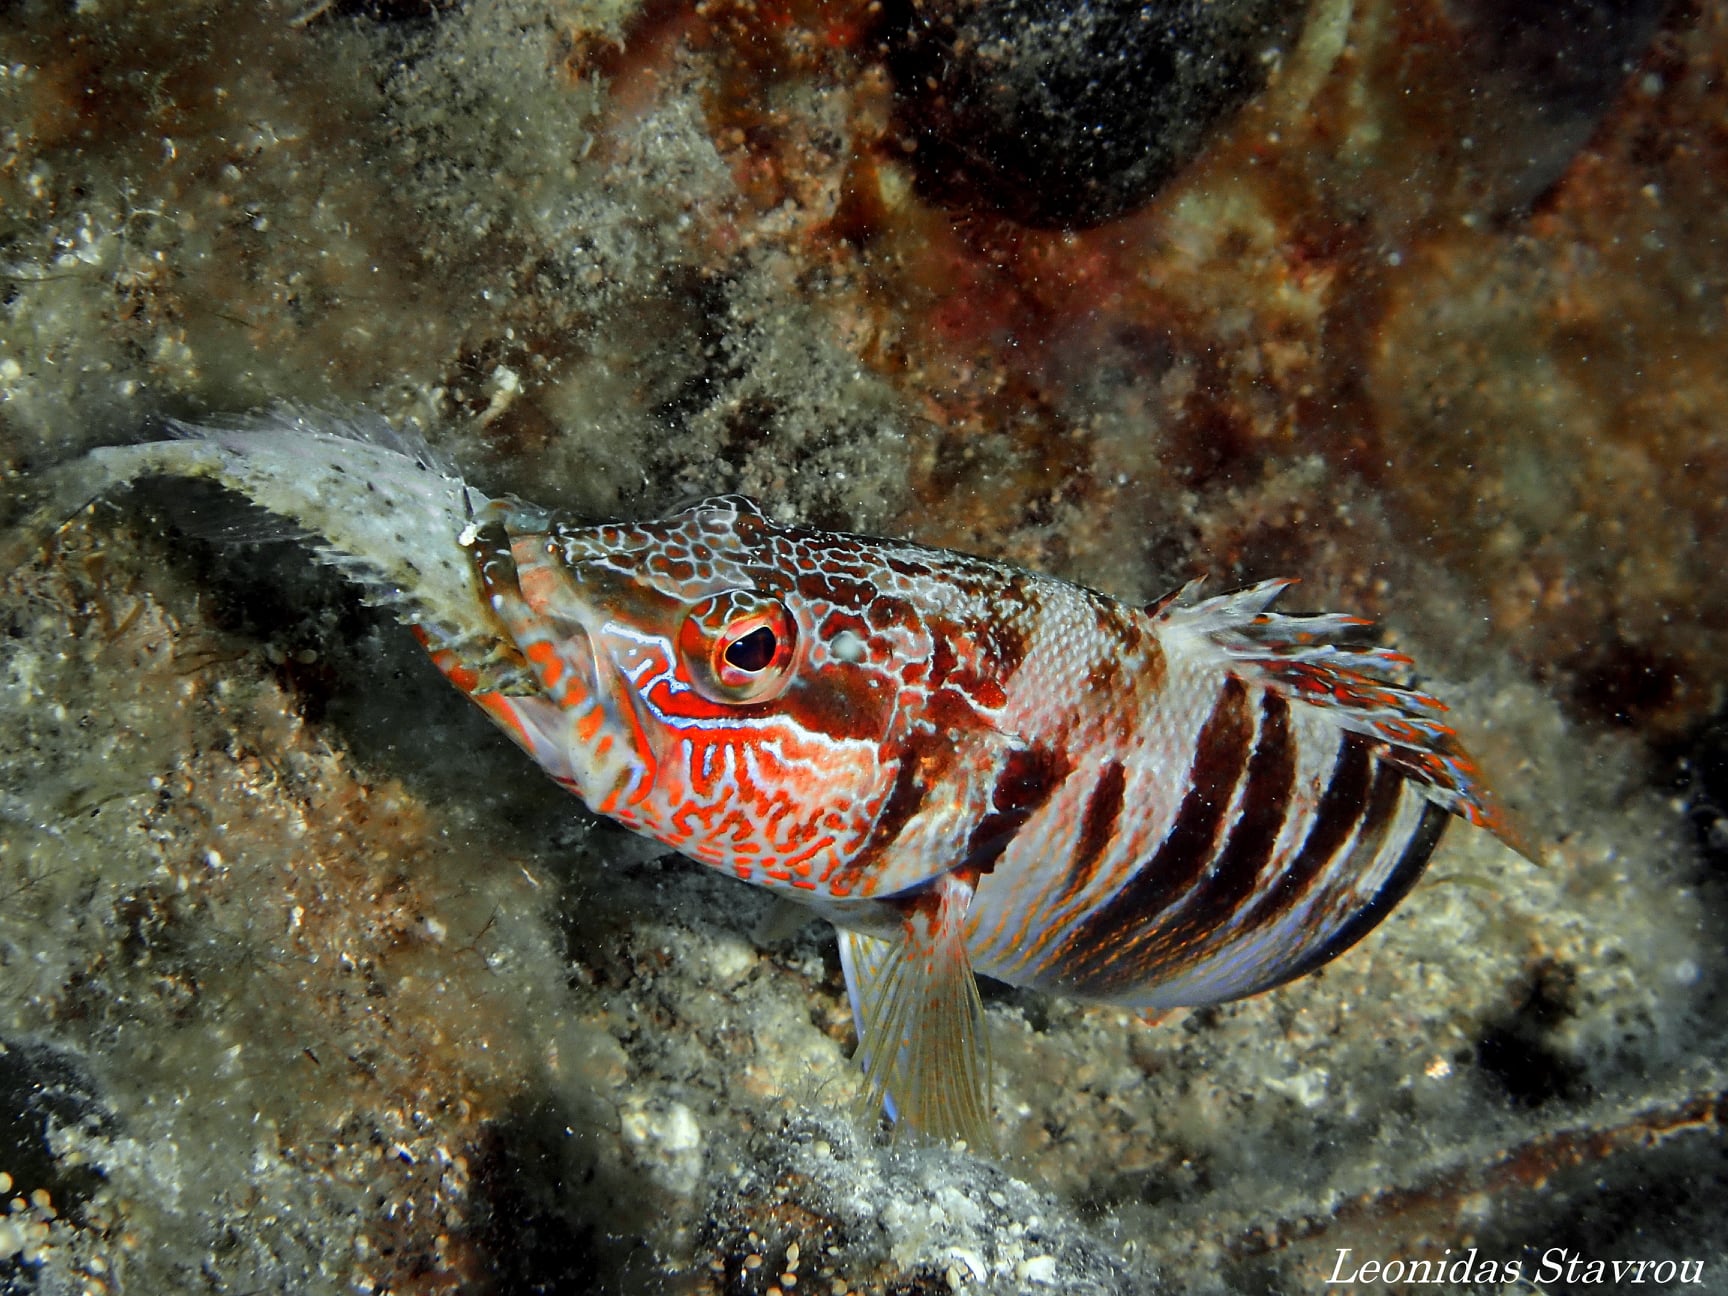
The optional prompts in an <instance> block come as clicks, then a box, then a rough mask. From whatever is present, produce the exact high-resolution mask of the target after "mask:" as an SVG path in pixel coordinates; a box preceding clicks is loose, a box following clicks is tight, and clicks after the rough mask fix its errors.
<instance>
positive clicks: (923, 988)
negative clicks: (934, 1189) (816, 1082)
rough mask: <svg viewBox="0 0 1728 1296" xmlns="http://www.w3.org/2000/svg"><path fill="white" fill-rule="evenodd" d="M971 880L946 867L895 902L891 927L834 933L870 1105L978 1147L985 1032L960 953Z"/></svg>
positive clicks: (985, 1115)
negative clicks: (887, 932) (896, 925)
mask: <svg viewBox="0 0 1728 1296" xmlns="http://www.w3.org/2000/svg"><path fill="white" fill-rule="evenodd" d="M971 900H972V886H971V884H970V883H967V882H964V881H962V880H961V879H959V878H958V877H956V876H955V875H954V874H951V873H948V874H944V875H943V876H942V877H940V878H938V879H937V880H936V882H934V883H933V884H932V885H930V886H929V887H927V888H925V889H923V890H922V891H920V892H919V893H917V894H916V895H914V896H910V897H907V898H905V899H904V900H901V901H897V902H895V903H896V904H897V905H898V907H899V908H900V910H901V917H902V928H901V933H900V935H899V936H898V937H886V936H868V935H865V934H863V933H861V932H855V931H842V932H841V933H840V962H841V966H842V968H843V969H844V970H845V973H846V991H847V994H848V996H849V997H850V998H851V1000H852V1015H853V1019H854V1021H855V1022H856V1023H857V1026H858V1061H859V1062H860V1064H861V1065H862V1066H863V1068H864V1074H865V1085H866V1093H867V1095H868V1098H867V1101H868V1102H869V1104H870V1107H871V1109H872V1110H874V1109H875V1108H877V1107H878V1106H884V1107H886V1108H887V1111H888V1114H889V1116H890V1117H892V1118H893V1119H894V1121H895V1122H896V1132H898V1131H899V1130H911V1131H912V1132H913V1133H915V1134H918V1135H920V1136H922V1137H925V1138H932V1139H939V1140H943V1141H951V1140H954V1139H964V1140H965V1141H966V1143H967V1145H968V1146H970V1147H973V1148H976V1149H979V1150H985V1149H988V1148H989V1147H990V1145H991V1134H990V1042H989V1038H988V1036H987V1035H986V1034H985V1026H984V1002H983V1000H982V999H980V998H979V996H978V983H977V981H976V980H975V979H974V978H973V976H972V965H971V962H970V961H969V960H968V959H967V957H966V942H965V936H964V928H965V917H966V908H967V906H968V905H969V904H970V903H971Z"/></svg>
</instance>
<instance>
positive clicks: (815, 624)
mask: <svg viewBox="0 0 1728 1296" xmlns="http://www.w3.org/2000/svg"><path fill="white" fill-rule="evenodd" d="M849 541H850V538H849V537H839V536H832V535H829V534H827V533H823V532H814V531H808V530H805V529H802V528H794V527H782V526H780V525H778V524H777V523H775V522H773V521H772V520H771V519H769V518H767V517H766V516H764V515H763V513H762V512H761V511H760V510H759V509H758V508H757V507H756V506H755V505H754V504H753V503H752V502H750V501H749V500H747V499H744V498H742V497H738V496H721V497H717V498H715V499H709V500H704V501H702V502H701V503H699V504H696V505H693V506H692V507H690V508H687V509H685V510H683V511H682V512H680V513H676V514H674V515H672V516H670V517H667V518H664V519H661V520H659V521H654V522H646V523H632V524H629V525H607V526H593V527H589V526H571V525H565V524H561V523H560V524H550V525H548V526H546V527H545V528H544V529H536V530H531V531H526V532H523V533H509V534H508V543H509V548H508V553H507V555H506V554H502V553H500V554H497V555H495V556H494V559H492V560H489V559H488V558H487V557H486V556H485V555H484V554H481V555H479V556H478V557H477V561H478V563H479V566H480V569H481V572H482V584H483V585H484V586H485V587H486V588H487V589H488V590H489V591H497V592H495V593H493V605H494V608H495V609H496V610H497V611H498V613H499V616H500V619H501V620H502V621H503V622H504V624H505V628H506V630H507V631H508V633H509V636H510V638H511V639H512V641H513V642H514V644H515V646H516V648H517V650H518V651H519V652H520V653H521V655H522V657H523V658H524V659H525V660H526V662H527V663H528V664H529V666H530V668H531V670H532V671H533V673H534V676H535V678H536V680H537V682H538V685H539V688H538V691H537V692H536V693H534V694H533V695H531V696H526V697H520V698H505V697H503V696H501V695H496V694H495V695H492V696H491V697H490V698H488V699H486V700H484V701H483V705H486V706H487V709H488V710H489V711H491V712H492V714H493V715H494V718H496V719H498V720H499V721H500V723H502V724H504V725H505V727H506V728H507V729H509V730H510V731H511V732H512V735H513V736H514V737H516V739H517V741H518V742H519V743H521V744H522V746H523V747H524V748H525V749H527V750H528V751H529V752H530V753H531V754H532V755H533V756H534V757H535V758H536V759H537V760H538V761H539V762H540V763H541V764H542V765H543V766H544V767H545V768H546V769H547V770H548V771H549V772H550V773H552V774H553V776H554V777H555V778H557V779H558V780H559V781H560V782H561V783H563V784H564V785H565V786H567V787H568V788H570V790H572V791H574V792H576V793H577V794H578V795H579V796H581V797H582V798H583V799H584V800H585V801H587V802H588V804H589V805H590V806H591V807H592V808H593V809H595V810H597V811H599V812H600V813H602V814H605V815H608V816H610V817H612V818H614V819H617V820H619V821H620V822H622V823H624V824H626V825H628V826H630V827H632V828H635V829H637V830H638V831H641V832H643V833H646V834H648V835H650V836H653V837H655V838H658V839H659V840H661V841H663V842H665V843H666V844H667V845H669V846H672V847H674V848H675V849H677V850H680V851H682V852H684V853H685V854H688V855H691V856H693V857H694V858H696V859H699V860H702V861H704V862H706V863H710V864H714V865H717V866H721V867H727V868H730V869H732V870H733V871H735V872H737V873H738V874H739V875H740V876H744V877H748V878H749V879H750V880H753V881H758V882H763V883H765V884H768V885H771V886H785V887H798V888H803V889H815V888H818V887H820V886H821V885H822V883H823V881H824V879H827V878H831V877H833V876H834V875H835V873H836V870H841V869H843V868H844V866H845V865H846V864H847V863H848V862H849V861H850V860H851V859H853V858H854V857H855V856H856V855H857V854H858V852H859V851H860V850H861V849H862V848H863V847H864V845H865V843H866V840H867V838H868V836H869V833H870V830H871V826H872V824H873V822H874V820H875V819H876V817H877V815H878V814H879V812H880V810H881V807H882V804H883V802H884V799H885V798H886V796H887V794H888V791H889V789H890V787H891V785H892V781H893V774H894V765H893V762H892V760H891V758H890V757H889V748H890V746H891V744H892V742H893V737H894V734H895V731H896V727H897V724H898V717H899V714H900V712H901V709H902V705H903V694H904V692H905V690H904V687H903V680H902V676H901V668H902V666H903V664H904V663H905V662H906V661H909V660H913V659H917V658H927V657H928V656H929V646H928V637H927V632H926V631H925V629H924V627H922V626H921V625H919V624H917V622H916V618H912V617H902V618H901V619H900V624H897V625H893V626H878V627H875V628H873V627H872V625H871V623H870V621H869V620H868V616H869V601H870V599H871V597H872V594H871V589H870V586H869V582H868V581H856V580H840V579H836V565H837V564H840V563H841V562H842V561H843V559H844V557H845V555H844V554H843V553H842V552H839V551H840V550H843V549H844V548H845V546H846V545H847V544H848V542H849ZM859 543H862V542H859ZM856 559H857V555H853V560H854V564H855V563H856ZM489 562H490V563H491V568H492V569H491V571H490V574H488V564H489ZM476 700H477V701H480V700H482V699H479V698H476Z"/></svg>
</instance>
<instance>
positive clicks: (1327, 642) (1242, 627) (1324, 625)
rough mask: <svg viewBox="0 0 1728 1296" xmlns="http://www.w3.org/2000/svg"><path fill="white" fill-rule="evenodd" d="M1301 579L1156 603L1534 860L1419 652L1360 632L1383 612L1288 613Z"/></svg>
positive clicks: (1161, 615)
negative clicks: (1421, 683) (1428, 688)
mask: <svg viewBox="0 0 1728 1296" xmlns="http://www.w3.org/2000/svg"><path fill="white" fill-rule="evenodd" d="M1295 583H1296V582H1295V581H1294V580H1289V579H1282V580H1268V581H1261V582H1260V583H1259V584H1257V585H1250V586H1248V587H1247V588H1246V589H1241V590H1236V591H1233V592H1231V593H1228V594H1220V595H1216V596H1214V597H1212V598H1209V599H1205V600H1202V601H1200V602H1198V603H1189V604H1186V605H1184V604H1183V603H1182V601H1181V600H1182V598H1183V596H1185V595H1188V594H1190V593H1191V591H1192V590H1193V589H1194V588H1195V586H1196V585H1197V584H1198V582H1191V583H1190V584H1189V585H1186V586H1184V587H1183V588H1182V590H1180V591H1178V592H1177V594H1176V595H1174V596H1171V597H1170V598H1166V599H1164V600H1161V601H1160V602H1159V603H1158V604H1155V605H1153V609H1149V610H1152V611H1153V612H1154V615H1155V616H1156V617H1157V618H1158V619H1160V620H1162V621H1164V622H1165V623H1167V624H1169V625H1171V626H1173V627H1174V626H1180V627H1183V628H1186V629H1188V630H1191V631H1193V632H1196V633H1198V634H1200V635H1203V636H1205V637H1206V638H1207V639H1209V640H1210V641H1211V642H1212V644H1213V645H1214V646H1215V647H1216V648H1217V650H1218V651H1220V652H1221V653H1222V654H1223V656H1224V657H1225V658H1226V659H1227V660H1228V661H1229V663H1230V666H1231V668H1232V669H1233V670H1235V671H1236V672H1237V673H1239V674H1241V675H1243V676H1244V677H1252V678H1254V679H1257V680H1258V681H1260V682H1261V683H1263V684H1264V685H1265V686H1267V687H1269V688H1273V689H1276V690H1277V691H1278V692H1280V693H1282V694H1283V695H1284V696H1285V697H1287V698H1289V699H1290V700H1292V701H1296V702H1303V703H1306V704H1307V705H1309V706H1313V707H1319V708H1321V709H1323V710H1325V711H1326V712H1328V713H1329V714H1330V715H1331V716H1332V717H1333V718H1334V719H1335V720H1336V721H1337V723H1338V724H1339V725H1341V726H1343V727H1344V728H1346V729H1352V730H1355V731H1356V732H1358V733H1362V734H1366V735H1367V736H1369V737H1371V738H1376V739H1379V740H1380V741H1381V742H1383V743H1384V744H1385V747H1384V748H1383V750H1382V751H1381V755H1380V759H1381V760H1383V761H1384V762H1386V763H1387V764H1389V765H1391V766H1393V767H1394V768H1396V769H1398V770H1401V771H1402V772H1403V773H1404V774H1405V775H1407V776H1408V777H1409V778H1410V779H1411V780H1412V781H1413V782H1415V783H1417V784H1419V785H1420V786H1421V787H1422V789H1423V791H1424V792H1425V794H1426V795H1427V796H1428V798H1429V799H1430V800H1432V801H1433V802H1434V803H1435V804H1436V805H1439V806H1440V807H1441V808H1443V809H1445V810H1448V811H1450V812H1451V813H1452V814H1455V815H1458V816H1459V817H1460V818H1463V819H1467V820H1468V821H1469V822H1471V823H1472V824H1475V825H1476V826H1477V827H1479V828H1486V829H1487V830H1488V831H1489V832H1491V833H1493V834H1494V835H1495V836H1496V837H1498V838H1499V839H1500V840H1501V841H1502V842H1504V843H1505V844H1506V845H1508V846H1510V847H1511V848H1512V849H1513V850H1515V851H1517V852H1518V853H1519V854H1520V855H1522V856H1524V857H1525V858H1526V859H1530V860H1532V861H1534V860H1535V859H1536V856H1535V854H1534V853H1533V852H1532V850H1531V847H1530V846H1529V844H1528V841H1527V839H1526V838H1525V836H1524V834H1523V833H1522V832H1521V831H1520V830H1519V829H1518V827H1517V826H1516V825H1515V824H1514V823H1513V821H1512V819H1511V818H1510V817H1509V816H1508V815H1507V814H1506V812H1505V810H1504V809H1502V808H1501V807H1500V805H1499V804H1498V803H1497V802H1496V801H1495V799H1494V798H1493V796H1492V795H1491V794H1490V793H1489V791H1488V788H1487V783H1486V780H1485V779H1484V778H1483V775H1482V771H1481V770H1480V768H1478V766H1477V765H1476V762H1475V761H1474V760H1473V759H1472V758H1471V757H1470V754H1469V753H1468V752H1466V751H1465V750H1464V747H1463V744H1462V743H1460V742H1459V741H1458V734H1457V731H1456V730H1454V729H1453V728H1452V726H1451V725H1448V724H1446V723H1445V722H1444V721H1443V720H1442V719H1441V718H1440V717H1441V716H1443V715H1444V714H1445V713H1446V709H1447V708H1446V704H1445V703H1443V702H1441V701H1440V700H1439V699H1438V698H1436V697H1434V696H1432V695H1431V694H1428V693H1424V692H1422V691H1420V690H1419V689H1415V688H1412V687H1411V686H1410V684H1409V682H1408V673H1409V669H1410V667H1411V665H1412V662H1411V659H1410V658H1409V657H1407V656H1405V655H1404V654H1403V653H1400V652H1396V651H1394V650H1393V649H1390V648H1382V647H1379V646H1377V645H1375V644H1371V643H1354V642H1351V638H1352V637H1353V636H1359V635H1360V634H1361V633H1362V631H1364V630H1365V629H1367V628H1368V627H1369V626H1371V625H1372V624H1373V622H1371V621H1369V620H1367V619H1365V618H1363V617H1356V616H1347V615H1344V614H1342V613H1335V612H1332V613H1318V614H1314V615H1294V616H1292V615H1286V614H1284V613H1281V612H1272V611H1270V610H1269V609H1270V608H1271V606H1272V604H1273V602H1274V601H1275V600H1276V599H1277V598H1278V596H1279V595H1280V594H1282V593H1283V592H1284V591H1285V590H1287V589H1288V588H1290V586H1292V585H1294V584H1295Z"/></svg>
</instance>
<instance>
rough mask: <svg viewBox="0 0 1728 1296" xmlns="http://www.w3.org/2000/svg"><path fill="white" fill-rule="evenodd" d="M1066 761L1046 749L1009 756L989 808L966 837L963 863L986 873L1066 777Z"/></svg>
mask: <svg viewBox="0 0 1728 1296" xmlns="http://www.w3.org/2000/svg"><path fill="white" fill-rule="evenodd" d="M1072 768H1073V765H1072V764H1071V763H1070V762H1069V760H1068V758H1067V757H1066V756H1064V755H1062V754H1061V753H1060V752H1058V751H1056V750H1054V749H1053V748H1048V747H1028V748H1024V749H1022V750H1020V751H1013V752H1009V753H1008V758H1007V759H1006V760H1005V761H1003V762H1002V768H1001V769H1000V770H999V771H997V774H996V782H995V784H994V785H993V786H992V787H991V789H990V809H989V811H988V812H987V813H986V814H985V815H984V817H983V818H982V819H980V820H979V821H978V826H977V827H975V828H974V829H973V830H972V832H971V833H970V834H969V835H968V836H967V838H966V853H965V855H964V856H963V858H962V863H963V864H964V865H965V867H967V868H969V869H975V870H977V871H978V872H980V873H988V872H989V871H990V870H991V869H993V868H995V867H996V861H997V860H998V859H1000V858H1001V856H1002V852H1003V851H1005V850H1007V849H1008V844H1009V843H1010V842H1012V841H1013V840H1014V835H1015V834H1016V833H1018V832H1019V831H1020V830H1021V829H1022V828H1024V827H1025V826H1026V821H1027V820H1028V819H1030V818H1031V817H1032V816H1033V815H1034V814H1036V813H1037V812H1038V810H1039V808H1040V807H1041V806H1043V804H1044V803H1045V802H1046V801H1048V800H1049V799H1050V796H1051V794H1052V793H1053V792H1055V791H1056V789H1057V788H1058V787H1060V786H1061V785H1062V780H1063V779H1065V778H1067V777H1068V771H1069V770H1071V769H1072Z"/></svg>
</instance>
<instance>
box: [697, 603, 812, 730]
mask: <svg viewBox="0 0 1728 1296" xmlns="http://www.w3.org/2000/svg"><path fill="white" fill-rule="evenodd" d="M797 647H798V630H797V626H796V624H795V623H794V622H793V620H792V614H791V613H790V612H788V611H787V610H786V605H785V604H784V603H782V602H780V600H779V599H775V598H770V597H768V596H767V595H766V594H759V593H757V592H756V591H755V590H727V591H726V592H725V593H724V594H715V595H713V596H711V597H709V598H705V599H703V600H702V601H701V602H700V603H698V604H696V606H694V607H693V608H691V609H690V611H689V613H688V614H687V615H686V616H685V618H684V624H683V626H682V627H681V628H680V629H679V631H678V656H679V658H680V660H681V662H682V664H683V666H684V669H685V671H686V673H687V674H688V675H689V678H690V682H691V683H692V684H694V685H695V686H696V690H697V692H699V693H701V694H702V695H703V696H704V697H706V698H708V699H709V700H710V701H713V702H731V703H745V702H765V701H767V700H768V699H770V698H772V697H776V696H778V695H779V693H780V690H781V689H783V688H785V686H786V683H787V681H788V680H789V679H791V677H792V658H793V656H794V655H795V653H796V650H797Z"/></svg>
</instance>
